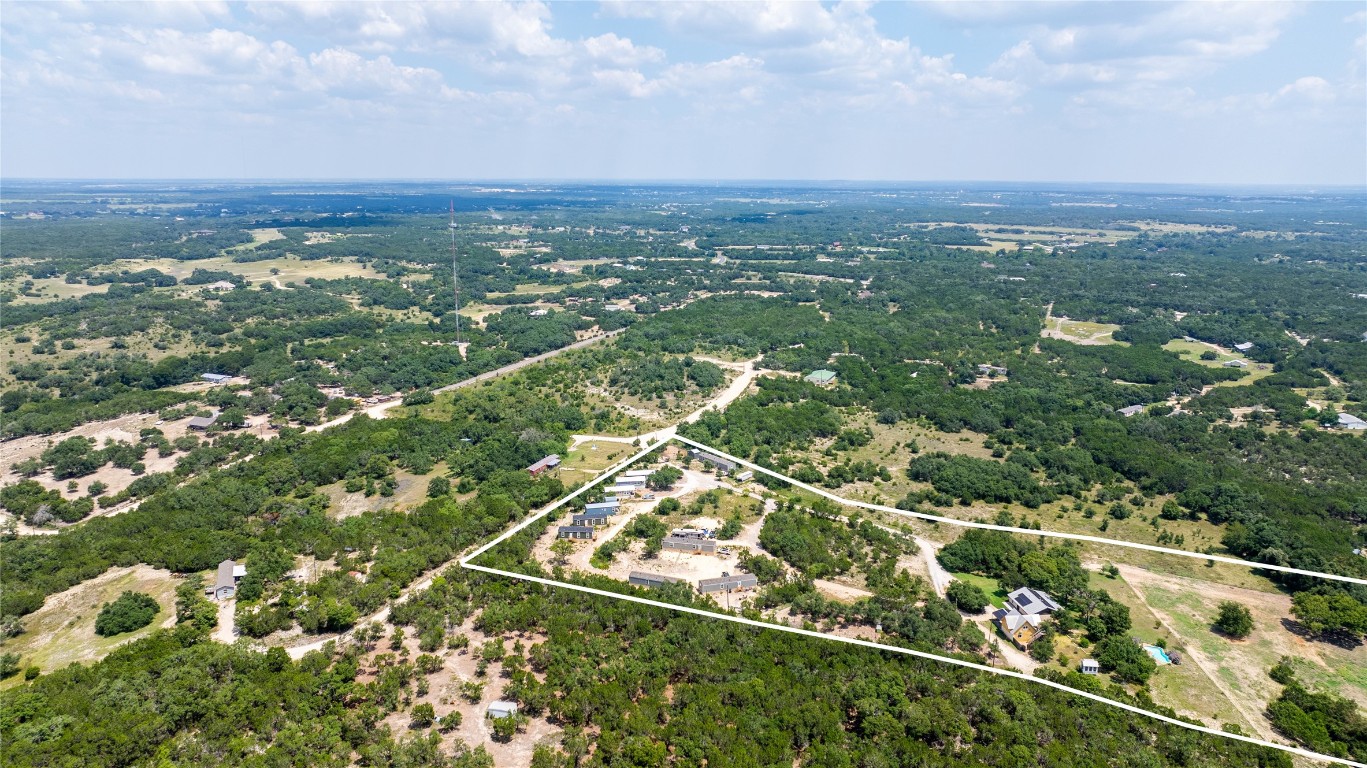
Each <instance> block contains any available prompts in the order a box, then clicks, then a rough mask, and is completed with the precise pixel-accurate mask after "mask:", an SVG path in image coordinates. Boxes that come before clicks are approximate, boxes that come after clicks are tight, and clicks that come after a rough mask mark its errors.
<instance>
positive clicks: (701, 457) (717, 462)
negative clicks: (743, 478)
mask: <svg viewBox="0 0 1367 768" xmlns="http://www.w3.org/2000/svg"><path fill="white" fill-rule="evenodd" d="M692 454H693V458H695V459H697V460H698V461H701V462H702V463H704V464H711V465H712V466H714V467H716V468H717V469H719V470H721V471H722V472H730V471H732V470H734V469H735V468H736V462H734V461H731V460H730V459H723V458H722V457H720V456H714V455H712V454H710V453H707V452H705V451H700V450H698V449H697V448H694V449H693V450H692Z"/></svg>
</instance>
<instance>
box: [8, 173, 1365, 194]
mask: <svg viewBox="0 0 1367 768" xmlns="http://www.w3.org/2000/svg"><path fill="white" fill-rule="evenodd" d="M12 183H21V184H39V183H52V184H120V185H134V184H158V183H166V184H241V185H250V184H263V185H272V184H320V185H323V184H329V185H331V184H380V183H395V184H461V185H468V184H518V185H526V184H562V185H569V184H586V185H596V186H647V185H661V186H700V187H701V186H722V185H735V186H742V187H744V186H779V185H782V186H792V187H804V186H805V187H812V188H819V187H831V186H837V185H843V186H854V187H858V186H861V185H862V186H869V187H908V188H916V187H925V188H940V187H953V186H974V187H985V188H992V189H996V188H1003V189H1005V188H1009V187H1011V186H1017V187H1058V188H1068V189H1074V190H1079V191H1081V190H1083V189H1086V190H1095V191H1100V192H1104V191H1117V192H1118V191H1127V190H1130V189H1146V190H1162V189H1205V190H1234V189H1249V190H1298V191H1307V190H1335V191H1359V192H1362V193H1363V194H1364V195H1367V183H1363V184H1358V183H1327V184H1313V183H1290V182H1288V183H1276V182H1263V183H1258V182H1248V183H1240V182H1166V181H1067V180H1050V179H1046V180H1040V181H1021V180H1010V179H838V178H832V179H820V178H789V179H784V178H772V179H765V178H733V179H725V178H703V177H698V178H627V177H621V178H590V177H582V178H575V177H470V178H458V177H451V178H445V177H435V176H434V177H416V176H415V177H403V176H373V177H359V176H358V177H343V176H337V177H312V178H311V177H289V176H277V177H230V176H229V177H212V176H202V177H194V176H182V177H150V176H149V177H134V176H129V177H117V176H110V177H98V176H92V177H77V176H69V177H66V176H52V177H42V176H0V187H3V186H4V185H5V184H12ZM0 192H3V190H0Z"/></svg>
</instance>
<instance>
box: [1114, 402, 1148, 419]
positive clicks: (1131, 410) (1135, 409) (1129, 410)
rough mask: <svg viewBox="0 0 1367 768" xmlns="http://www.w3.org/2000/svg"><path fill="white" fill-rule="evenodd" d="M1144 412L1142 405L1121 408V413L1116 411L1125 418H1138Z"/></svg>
mask: <svg viewBox="0 0 1367 768" xmlns="http://www.w3.org/2000/svg"><path fill="white" fill-rule="evenodd" d="M1143 412H1144V406H1142V405H1127V406H1125V407H1124V408H1121V409H1120V410H1119V411H1116V413H1119V414H1120V415H1121V416H1124V417H1125V418H1129V417H1131V416H1137V415H1139V414H1141V413H1143Z"/></svg>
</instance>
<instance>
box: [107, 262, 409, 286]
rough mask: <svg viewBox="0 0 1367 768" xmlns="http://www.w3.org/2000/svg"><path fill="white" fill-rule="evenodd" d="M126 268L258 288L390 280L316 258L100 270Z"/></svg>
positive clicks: (357, 266)
mask: <svg viewBox="0 0 1367 768" xmlns="http://www.w3.org/2000/svg"><path fill="white" fill-rule="evenodd" d="M125 269H127V270H129V271H133V272H136V271H138V270H143V269H159V270H161V271H162V272H164V273H166V274H168V275H173V276H174V277H176V278H177V279H184V278H187V277H189V276H190V274H191V273H192V272H194V271H195V270H196V269H208V270H214V271H223V272H232V273H234V274H237V275H241V276H243V277H245V278H247V279H248V280H250V281H252V283H254V284H258V285H259V284H261V283H263V282H277V283H279V284H280V285H282V286H283V285H284V284H286V283H289V282H297V283H302V282H303V281H304V279H305V278H309V277H317V278H322V279H326V280H336V279H338V278H343V277H369V278H374V279H377V280H382V279H387V278H385V277H384V274H383V273H381V272H376V271H375V270H373V269H371V268H370V267H368V266H366V265H363V264H358V263H357V262H356V261H355V260H354V259H335V260H334V259H314V260H310V261H306V260H304V259H300V258H297V257H294V256H285V257H281V258H275V259H265V260H263V261H245V262H237V261H233V260H232V257H230V256H216V257H214V258H212V259H196V260H194V261H180V260H177V259H120V260H119V261H116V262H114V263H113V264H111V265H110V266H109V267H107V268H105V269H102V270H101V271H104V272H118V271H120V270H125ZM272 269H278V270H280V273H279V274H278V275H272V274H271V270H272ZM424 277H426V276H425V275H414V276H412V277H411V278H410V279H422V278H424ZM101 287H103V286H101ZM185 288H188V289H191V290H195V291H197V290H199V288H200V286H185ZM177 289H178V290H179V289H180V286H177Z"/></svg>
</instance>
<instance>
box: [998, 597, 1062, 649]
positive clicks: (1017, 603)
mask: <svg viewBox="0 0 1367 768" xmlns="http://www.w3.org/2000/svg"><path fill="white" fill-rule="evenodd" d="M1058 609H1059V604H1058V603H1056V602H1054V598H1052V597H1050V596H1049V593H1047V592H1044V591H1042V590H1038V589H1032V588H1030V587H1021V588H1020V589H1018V590H1016V591H1014V592H1012V593H1011V594H1009V595H1007V596H1006V608H1002V609H999V610H997V611H994V612H993V613H992V623H993V624H995V625H996V626H997V628H998V629H1000V630H1001V631H1002V634H1004V635H1006V636H1007V637H1009V638H1011V642H1012V643H1013V644H1014V645H1015V646H1016V647H1017V648H1019V649H1021V650H1022V651H1024V650H1026V649H1028V648H1029V647H1030V644H1031V643H1033V642H1035V641H1036V640H1037V639H1039V638H1040V637H1041V636H1042V635H1043V634H1044V617H1045V616H1047V615H1049V614H1051V613H1053V612H1054V611H1057V610H1058Z"/></svg>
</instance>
